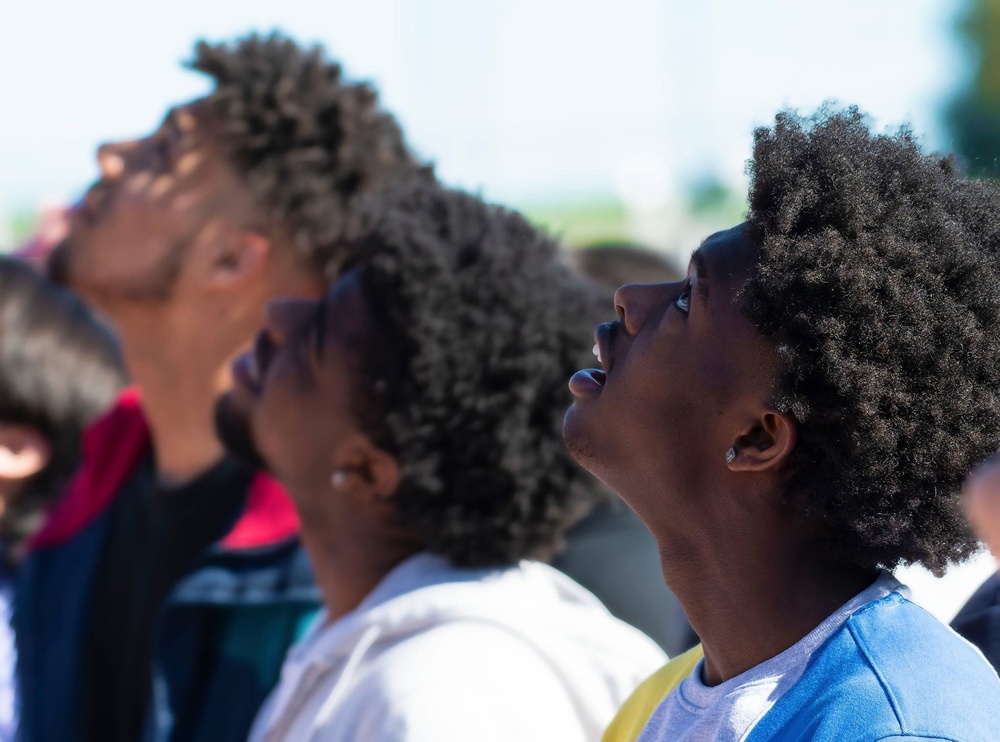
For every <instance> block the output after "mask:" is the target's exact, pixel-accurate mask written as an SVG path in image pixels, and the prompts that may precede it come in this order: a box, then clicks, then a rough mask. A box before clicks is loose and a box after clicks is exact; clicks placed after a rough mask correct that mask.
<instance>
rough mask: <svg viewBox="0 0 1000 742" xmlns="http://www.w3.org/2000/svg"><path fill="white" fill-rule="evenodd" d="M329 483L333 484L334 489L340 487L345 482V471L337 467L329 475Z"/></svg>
mask: <svg viewBox="0 0 1000 742" xmlns="http://www.w3.org/2000/svg"><path fill="white" fill-rule="evenodd" d="M330 484H332V485H333V486H334V488H335V489H338V490H339V489H341V488H342V487H343V486H344V485H345V484H347V472H346V471H344V470H343V469H337V471H335V472H334V473H333V476H332V477H330Z"/></svg>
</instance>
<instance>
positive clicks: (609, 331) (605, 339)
mask: <svg viewBox="0 0 1000 742" xmlns="http://www.w3.org/2000/svg"><path fill="white" fill-rule="evenodd" d="M617 327H618V323H617V322H605V323H603V324H600V325H598V326H597V329H596V330H594V355H595V356H597V360H598V361H600V363H601V365H602V366H603V367H604V375H605V379H606V378H607V377H608V376H610V374H611V369H612V367H613V366H614V356H613V354H612V352H611V349H612V345H613V337H612V335H613V333H614V331H615V329H617Z"/></svg>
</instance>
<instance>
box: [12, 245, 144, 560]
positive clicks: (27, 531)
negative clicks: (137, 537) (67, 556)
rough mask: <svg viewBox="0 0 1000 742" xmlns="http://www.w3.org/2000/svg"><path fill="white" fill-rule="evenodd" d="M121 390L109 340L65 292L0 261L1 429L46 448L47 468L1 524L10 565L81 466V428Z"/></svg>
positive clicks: (116, 355)
mask: <svg viewBox="0 0 1000 742" xmlns="http://www.w3.org/2000/svg"><path fill="white" fill-rule="evenodd" d="M124 384H125V370H124V364H123V362H122V358H121V354H120V351H119V348H118V344H117V342H116V341H115V338H114V336H113V335H112V334H111V332H110V331H108V330H107V329H106V328H105V327H104V326H102V325H101V324H99V323H98V321H97V320H96V319H95V318H94V316H93V315H92V314H91V313H90V310H88V309H87V307H86V306H85V305H84V304H83V302H82V301H80V299H79V298H77V296H76V295H75V294H73V293H72V292H70V291H68V290H67V289H64V288H61V287H58V286H54V285H52V284H51V283H49V282H48V281H47V280H45V278H43V277H42V276H41V275H39V274H38V273H36V272H35V270H34V269H32V268H31V267H30V266H28V265H27V264H25V263H23V262H21V261H20V260H17V259H15V258H11V257H5V256H0V423H6V424H14V425H26V426H29V427H31V428H33V429H34V430H36V431H38V432H39V433H41V435H42V436H44V437H45V439H46V440H47V441H48V443H49V446H50V449H51V456H50V458H49V462H48V464H47V465H46V466H45V467H44V468H43V469H42V470H41V471H40V472H38V473H37V474H35V475H34V476H33V477H31V478H30V479H29V480H28V481H27V482H26V483H25V486H24V488H23V491H21V492H19V493H18V494H17V497H15V498H13V499H12V500H11V501H10V502H8V503H6V509H5V510H4V513H3V517H2V518H0V540H2V543H3V547H4V550H5V553H4V554H3V555H0V558H6V559H8V560H15V559H16V558H17V556H18V555H19V551H20V547H21V544H22V542H23V541H24V540H25V539H26V538H27V537H28V536H30V535H31V534H32V533H33V532H34V531H35V530H36V529H37V527H38V526H39V525H41V522H42V519H43V512H44V507H45V506H46V505H48V504H49V503H51V502H52V501H53V500H54V499H55V498H56V496H57V495H59V493H60V492H61V491H62V490H63V487H64V486H65V484H66V482H67V481H68V479H69V477H70V475H71V474H72V473H73V470H74V469H75V468H76V465H77V464H78V463H79V459H80V444H81V437H82V435H83V429H84V426H85V425H86V424H87V423H89V422H91V420H93V419H94V418H95V417H97V415H99V414H100V413H102V412H104V411H105V410H106V409H107V408H108V407H109V406H110V404H111V402H112V401H113V400H114V397H115V395H116V394H117V392H118V391H119V390H120V389H121V388H122V387H123V386H124Z"/></svg>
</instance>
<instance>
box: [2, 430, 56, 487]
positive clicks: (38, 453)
mask: <svg viewBox="0 0 1000 742" xmlns="http://www.w3.org/2000/svg"><path fill="white" fill-rule="evenodd" d="M51 459H52V446H51V445H50V444H49V441H48V439H47V438H46V437H45V436H44V435H42V434H41V433H40V432H39V431H38V430H36V429H35V428H33V427H31V426H30V425H8V424H2V425H0V479H6V480H12V481H23V480H25V479H28V478H29V477H33V476H34V475H35V474H38V472H40V471H41V470H42V469H44V468H45V467H46V466H48V463H49V461H50V460H51Z"/></svg>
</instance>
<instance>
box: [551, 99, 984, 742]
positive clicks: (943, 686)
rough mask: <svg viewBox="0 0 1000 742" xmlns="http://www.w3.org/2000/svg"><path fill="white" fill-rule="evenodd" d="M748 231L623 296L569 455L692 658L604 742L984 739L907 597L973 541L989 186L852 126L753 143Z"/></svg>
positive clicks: (816, 127) (955, 658)
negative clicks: (626, 535) (968, 493)
mask: <svg viewBox="0 0 1000 742" xmlns="http://www.w3.org/2000/svg"><path fill="white" fill-rule="evenodd" d="M750 175H751V185H750V193H749V204H750V208H749V213H748V216H747V221H746V223H744V224H742V225H740V226H737V227H734V228H733V229H730V230H728V231H725V232H720V233H717V234H715V235H712V236H711V237H709V238H708V239H706V240H705V241H704V242H703V243H702V245H701V246H700V247H699V248H698V250H696V251H695V253H694V255H693V256H692V259H691V262H690V265H689V268H688V274H687V277H686V278H685V279H684V280H682V281H678V282H676V283H665V284H658V285H653V286H641V285H632V286H623V287H622V288H620V289H619V290H618V292H617V294H616V296H615V310H616V312H617V314H618V320H617V321H616V322H610V323H606V324H603V325H600V326H599V327H598V328H597V331H596V335H597V343H598V350H599V360H600V363H601V364H602V366H603V368H602V369H588V370H585V371H580V372H578V373H577V374H575V375H574V376H573V377H572V379H571V381H570V386H571V389H572V390H573V393H574V396H575V399H574V402H573V405H572V407H570V409H569V411H568V413H567V415H566V421H565V428H564V430H565V436H566V442H567V444H568V446H569V448H570V451H571V452H572V453H573V455H574V456H575V457H576V459H577V460H578V461H580V462H581V463H583V464H584V465H585V466H586V467H587V468H588V469H589V470H590V471H591V472H593V473H594V474H595V475H597V476H598V477H599V478H600V479H601V480H603V481H604V482H605V483H607V484H608V486H610V487H612V489H614V490H615V491H616V492H617V493H618V494H619V495H620V496H621V497H622V498H623V499H624V500H625V501H626V502H627V503H628V504H629V505H630V506H631V507H632V508H634V509H635V511H636V512H637V513H638V514H639V515H640V517H642V519H643V520H644V521H645V523H646V525H647V526H648V527H649V528H650V530H651V531H652V532H653V534H654V535H655V536H656V540H657V543H658V544H659V547H660V553H661V558H662V564H663V572H664V575H665V578H666V581H667V584H668V585H669V586H670V588H671V589H672V590H673V591H674V592H675V594H676V595H677V596H678V597H679V599H680V600H681V603H682V604H683V605H684V608H685V610H686V612H687V615H688V618H689V619H690V620H691V624H692V626H693V627H694V628H695V630H696V631H697V633H698V635H699V637H700V638H701V640H702V645H701V646H700V647H697V648H695V649H693V650H691V651H689V652H688V653H686V654H685V655H681V657H679V658H677V659H675V660H674V661H673V662H671V663H670V664H668V665H667V666H666V667H664V668H663V669H661V670H660V671H659V672H657V673H656V674H655V675H653V676H652V677H651V678H650V679H649V680H648V681H647V682H646V683H644V684H643V685H642V686H641V687H640V688H639V689H638V690H637V691H636V693H635V694H634V695H633V696H632V698H631V699H630V700H629V702H628V703H627V704H626V705H625V706H624V707H623V709H622V710H621V712H620V713H619V714H618V716H617V717H616V719H615V721H614V722H613V724H612V726H611V727H609V729H608V732H607V734H606V735H605V739H606V740H608V742H621V741H623V740H627V741H629V742H634V740H640V742H660V741H663V742H666V741H667V740H669V741H670V742H684V741H685V740H707V739H711V740H725V741H735V740H746V742H763V741H764V740H782V741H783V742H785V741H790V740H817V739H818V740H838V741H841V740H842V741H844V742H874V741H875V740H901V739H904V738H905V739H912V740H917V739H920V740H931V739H934V740H941V739H948V740H962V741H963V742H995V741H996V739H997V732H998V729H1000V727H998V720H1000V679H998V678H997V674H996V672H995V671H994V670H993V668H992V667H990V665H989V664H988V663H987V662H986V661H985V660H984V659H983V657H982V655H981V654H980V653H979V652H977V651H976V650H975V648H973V647H971V646H970V645H969V644H968V642H966V641H964V640H962V639H961V637H959V636H957V635H956V634H955V633H954V632H953V631H951V630H950V629H949V628H948V627H946V626H944V625H943V624H941V623H940V622H938V621H937V620H936V619H935V618H933V617H932V616H931V615H930V614H928V613H927V612H926V611H924V610H923V609H922V608H920V607H918V606H916V605H915V604H913V603H912V602H910V601H909V600H908V599H907V592H908V591H907V590H906V588H905V587H904V586H903V585H901V584H900V583H899V582H898V581H897V580H896V579H895V578H894V577H893V576H892V574H891V573H890V571H889V570H892V569H893V568H895V567H896V566H897V565H899V564H901V563H916V564H921V565H923V566H925V567H927V568H928V569H930V570H931V571H932V572H934V573H935V574H941V573H943V572H944V570H945V569H946V567H947V566H948V565H949V564H950V563H953V562H956V561H960V560H963V559H965V558H967V557H968V556H969V555H970V554H972V553H973V552H974V551H975V549H976V547H977V542H976V539H975V537H974V536H973V535H972V533H971V532H970V530H969V528H968V524H967V523H966V520H965V518H964V516H963V512H962V503H961V499H960V493H961V488H962V482H963V480H964V478H965V475H966V473H967V472H968V471H969V469H970V468H971V467H972V466H973V465H974V464H975V463H976V462H978V461H980V460H982V459H983V458H984V457H986V456H987V455H989V454H990V453H991V452H993V451H995V450H996V448H997V446H998V444H1000V396H998V390H1000V364H997V362H996V359H997V358H998V357H1000V325H998V324H997V322H996V317H997V313H998V311H1000V265H998V264H997V261H996V259H995V256H996V252H997V249H998V247H1000V219H998V214H997V208H998V200H997V190H996V187H995V186H994V185H991V184H989V183H984V182H981V181H972V180H965V179H963V178H962V177H961V176H960V175H959V174H958V173H957V172H956V171H955V170H954V167H953V166H952V165H951V163H950V162H949V160H948V159H946V158H940V157H926V156H924V155H923V154H922V153H921V151H920V148H919V146H918V145H917V143H916V142H915V140H914V138H913V137H912V135H911V134H910V133H909V132H908V131H905V130H904V131H902V132H900V133H898V134H896V135H873V134H872V133H871V132H870V130H869V128H868V125H867V124H866V121H865V118H864V117H863V116H862V115H861V114H860V113H859V112H858V111H857V110H856V109H849V110H846V111H836V110H832V109H830V108H825V109H823V110H821V111H820V112H819V113H818V114H816V116H815V117H813V118H810V119H802V118H800V117H797V116H795V115H794V114H790V113H783V114H779V116H778V118H777V121H776V123H775V125H774V127H773V128H762V129H758V130H757V131H756V132H755V144H754V152H753V159H752V160H751V163H750Z"/></svg>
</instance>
